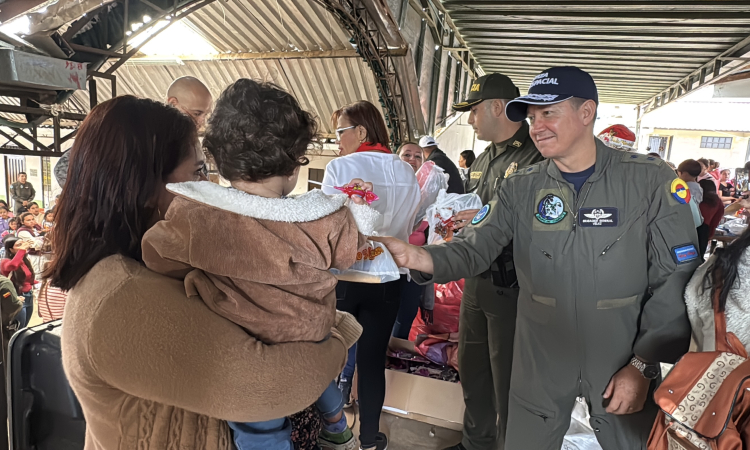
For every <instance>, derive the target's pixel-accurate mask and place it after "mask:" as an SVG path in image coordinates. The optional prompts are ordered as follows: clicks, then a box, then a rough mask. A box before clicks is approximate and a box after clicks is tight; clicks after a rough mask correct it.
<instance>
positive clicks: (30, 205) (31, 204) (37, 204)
mask: <svg viewBox="0 0 750 450" xmlns="http://www.w3.org/2000/svg"><path fill="white" fill-rule="evenodd" d="M35 205H36V206H39V203H37V202H31V203H29V208H31V207H32V206H35Z"/></svg>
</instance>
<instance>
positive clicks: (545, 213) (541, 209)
mask: <svg viewBox="0 0 750 450" xmlns="http://www.w3.org/2000/svg"><path fill="white" fill-rule="evenodd" d="M567 214H568V212H567V211H565V204H564V203H563V201H562V199H561V198H560V197H558V196H556V195H554V194H547V195H545V196H544V198H542V200H541V201H540V202H539V204H538V205H537V207H536V215H535V217H536V220H538V221H540V222H542V223H544V224H554V223H558V222H560V221H561V220H563V219H564V218H565V216H566V215H567Z"/></svg>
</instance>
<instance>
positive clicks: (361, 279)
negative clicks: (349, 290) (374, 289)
mask: <svg viewBox="0 0 750 450" xmlns="http://www.w3.org/2000/svg"><path fill="white" fill-rule="evenodd" d="M330 270H331V273H333V274H334V275H336V278H338V279H339V280H341V281H352V282H355V283H375V284H378V283H387V282H389V281H395V280H398V279H399V278H400V277H401V274H400V273H399V272H398V266H397V265H396V261H394V259H393V256H391V253H390V252H389V251H388V249H387V248H386V247H385V245H383V244H381V243H380V242H375V241H367V246H366V247H365V248H364V249H362V250H360V251H358V252H357V262H355V263H354V265H353V266H351V267H350V268H348V269H346V270H338V269H330Z"/></svg>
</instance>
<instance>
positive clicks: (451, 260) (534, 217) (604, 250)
mask: <svg viewBox="0 0 750 450" xmlns="http://www.w3.org/2000/svg"><path fill="white" fill-rule="evenodd" d="M597 105H598V93H597V90H596V85H595V83H594V80H593V79H592V78H591V76H590V75H589V74H587V73H586V72H583V71H582V70H580V69H578V68H575V67H556V68H551V69H548V70H546V71H545V72H543V73H541V74H540V75H538V76H537V77H536V78H535V79H534V80H533V81H532V84H531V87H530V88H529V94H528V95H526V96H524V97H520V98H518V99H515V100H513V101H511V102H510V103H508V105H507V106H506V114H507V115H508V117H509V118H510V119H511V120H516V121H522V120H524V119H526V118H528V119H529V122H530V135H531V137H532V139H533V140H534V143H535V144H536V145H537V148H538V149H539V151H540V152H541V154H542V155H543V156H545V157H546V158H549V159H547V160H546V161H543V162H541V163H537V164H534V165H532V166H529V167H527V168H525V169H523V170H519V171H517V172H516V173H514V174H512V175H510V176H509V177H508V179H507V180H506V181H505V182H504V183H503V185H502V188H501V189H500V193H499V195H498V196H497V197H496V198H495V199H494V200H492V201H491V202H489V203H488V204H487V205H485V206H484V207H483V208H482V209H481V210H480V211H479V213H477V215H476V216H475V217H474V218H473V219H472V220H471V222H470V224H469V225H468V226H467V227H466V228H465V229H464V230H463V231H462V232H461V233H460V234H459V235H457V236H456V237H455V238H454V239H453V241H451V242H449V243H447V244H442V245H436V246H427V247H415V246H410V245H409V244H406V243H404V242H401V241H399V240H397V239H394V238H381V239H379V240H381V241H382V242H384V243H385V244H386V246H387V247H388V249H389V250H390V252H391V254H392V255H393V257H394V259H395V260H396V263H397V264H398V265H399V266H400V267H408V268H410V269H412V276H413V277H414V278H415V279H416V280H417V281H418V282H426V281H430V282H435V283H444V282H447V281H449V280H455V279H459V278H462V277H468V276H473V275H476V274H478V273H481V272H482V271H483V270H485V269H486V267H487V265H489V264H490V263H491V262H492V261H495V260H496V258H497V256H498V255H499V254H500V253H501V251H502V249H503V248H504V247H506V246H507V245H509V244H510V243H511V241H512V242H513V244H512V245H513V250H514V254H513V257H514V261H515V265H516V270H517V275H518V282H519V285H520V294H519V298H518V319H517V322H516V335H515V343H514V345H515V347H514V357H513V369H512V370H513V374H512V378H511V388H510V403H509V409H508V426H507V434H506V440H505V448H506V449H507V450H527V449H534V450H559V449H560V447H561V445H562V441H563V437H564V435H565V432H566V431H567V429H568V426H569V424H570V415H571V410H572V408H573V404H574V402H575V399H576V398H577V397H583V398H585V399H586V402H587V403H588V406H589V410H590V411H591V421H590V423H591V425H592V427H593V428H594V431H595V433H596V437H597V439H598V440H599V443H600V445H601V446H602V448H603V449H604V450H624V449H628V450H630V449H645V448H646V441H647V439H648V435H649V432H650V430H651V426H652V424H653V421H654V419H655V417H656V412H657V407H656V405H655V404H654V401H653V398H652V396H651V393H652V392H653V389H654V386H655V384H656V381H655V380H657V379H658V378H659V376H660V370H659V362H674V361H675V360H676V359H677V358H679V357H680V356H681V355H682V354H684V353H685V352H686V351H687V349H688V345H689V343H690V324H689V322H688V319H687V313H686V311H685V304H684V302H683V300H682V293H683V290H684V288H685V285H686V284H687V282H688V280H689V278H690V276H691V275H692V273H693V271H694V270H695V268H696V267H697V266H698V263H699V260H700V258H699V255H698V251H697V250H696V249H697V244H698V239H697V235H696V232H695V228H694V226H693V220H692V217H691V213H690V208H689V206H688V205H687V203H688V202H689V201H690V190H689V189H688V187H687V185H686V184H685V183H684V182H682V180H680V179H677V178H675V174H674V172H673V171H672V170H671V169H670V168H669V166H667V165H666V163H664V161H662V160H660V159H658V158H654V157H649V156H647V155H639V154H633V153H627V152H621V151H617V150H614V149H611V148H609V147H607V146H606V145H604V143H602V142H601V141H598V140H597V139H596V138H595V137H594V134H593V129H594V121H595V119H596V109H597ZM430 274H432V275H430Z"/></svg>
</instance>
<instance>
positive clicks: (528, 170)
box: [505, 163, 539, 178]
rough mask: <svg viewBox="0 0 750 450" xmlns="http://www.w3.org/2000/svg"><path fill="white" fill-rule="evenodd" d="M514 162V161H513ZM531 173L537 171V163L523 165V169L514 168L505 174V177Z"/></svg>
mask: <svg viewBox="0 0 750 450" xmlns="http://www.w3.org/2000/svg"><path fill="white" fill-rule="evenodd" d="M514 164H515V163H514ZM532 173H539V163H537V164H534V165H531V166H528V167H524V168H523V169H520V170H516V171H515V172H513V173H511V174H509V175H506V176H505V177H506V178H513V177H515V176H517V175H531V174H532Z"/></svg>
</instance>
